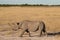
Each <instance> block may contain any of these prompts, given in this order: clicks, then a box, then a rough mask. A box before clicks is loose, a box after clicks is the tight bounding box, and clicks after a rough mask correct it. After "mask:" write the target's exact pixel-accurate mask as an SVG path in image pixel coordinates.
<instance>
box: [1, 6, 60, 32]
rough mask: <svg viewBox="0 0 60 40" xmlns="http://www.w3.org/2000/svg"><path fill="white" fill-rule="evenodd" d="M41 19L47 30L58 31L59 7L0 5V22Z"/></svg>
mask: <svg viewBox="0 0 60 40" xmlns="http://www.w3.org/2000/svg"><path fill="white" fill-rule="evenodd" d="M22 20H33V21H34V20H37V21H39V20H42V21H44V22H45V24H46V29H47V31H48V32H50V31H51V32H59V31H60V7H0V24H6V23H9V22H19V21H22Z"/></svg>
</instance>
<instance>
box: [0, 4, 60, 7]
mask: <svg viewBox="0 0 60 40" xmlns="http://www.w3.org/2000/svg"><path fill="white" fill-rule="evenodd" d="M1 6H2V7H10V6H38V7H39V6H43V7H54V6H60V5H44V4H33V5H31V4H0V7H1Z"/></svg>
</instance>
